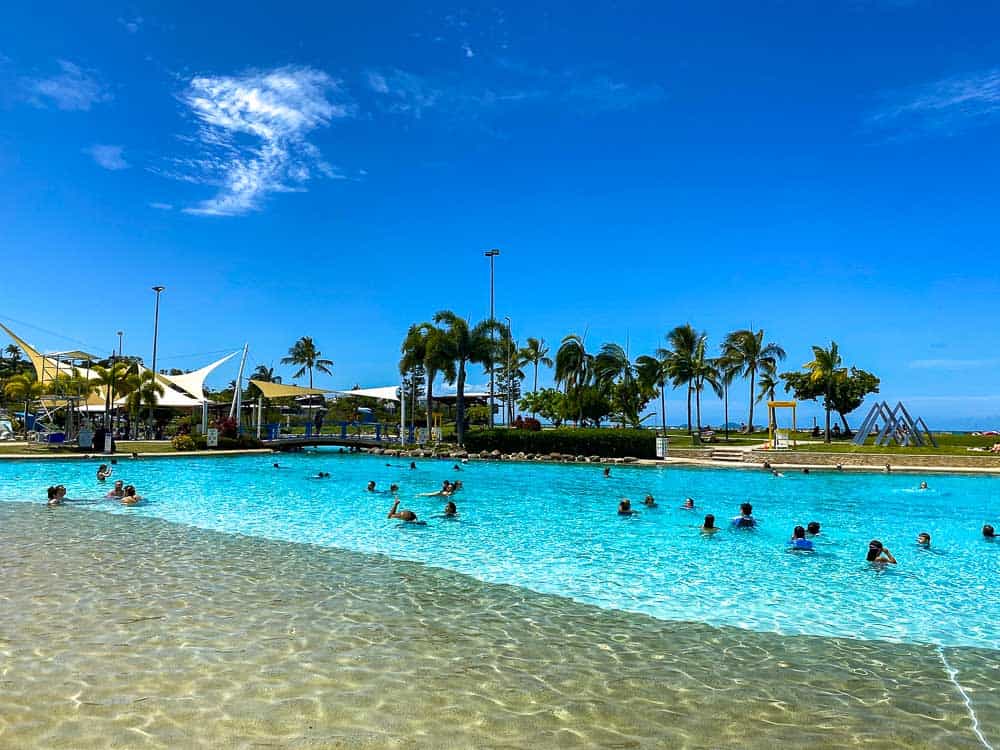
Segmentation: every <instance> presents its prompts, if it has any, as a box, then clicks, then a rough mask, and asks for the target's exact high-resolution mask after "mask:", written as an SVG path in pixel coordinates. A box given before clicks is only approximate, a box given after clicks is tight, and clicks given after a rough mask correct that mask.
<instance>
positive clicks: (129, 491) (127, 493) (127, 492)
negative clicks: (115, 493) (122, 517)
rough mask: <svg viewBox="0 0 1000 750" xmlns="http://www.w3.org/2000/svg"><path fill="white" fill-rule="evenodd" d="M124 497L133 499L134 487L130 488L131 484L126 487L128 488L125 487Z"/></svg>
mask: <svg viewBox="0 0 1000 750" xmlns="http://www.w3.org/2000/svg"><path fill="white" fill-rule="evenodd" d="M125 496H126V497H135V487H134V486H132V485H131V484H130V485H128V486H127V487H126V488H125Z"/></svg>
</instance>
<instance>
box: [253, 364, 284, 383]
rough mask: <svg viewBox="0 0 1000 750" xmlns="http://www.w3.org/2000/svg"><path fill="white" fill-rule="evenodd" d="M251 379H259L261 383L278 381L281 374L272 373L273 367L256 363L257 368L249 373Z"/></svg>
mask: <svg viewBox="0 0 1000 750" xmlns="http://www.w3.org/2000/svg"><path fill="white" fill-rule="evenodd" d="M250 379H251V380H259V381H261V382H262V383H280V382H281V376H280V375H275V374H274V367H268V366H267V365H257V369H255V370H254V371H253V373H251V375H250Z"/></svg>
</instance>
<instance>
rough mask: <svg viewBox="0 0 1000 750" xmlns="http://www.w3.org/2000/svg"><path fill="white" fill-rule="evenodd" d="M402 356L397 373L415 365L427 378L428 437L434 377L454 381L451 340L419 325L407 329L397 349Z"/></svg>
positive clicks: (428, 326) (431, 327) (431, 326)
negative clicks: (420, 366)
mask: <svg viewBox="0 0 1000 750" xmlns="http://www.w3.org/2000/svg"><path fill="white" fill-rule="evenodd" d="M400 352H401V354H402V355H403V356H402V358H401V359H400V360H399V372H400V373H401V374H403V373H406V372H409V371H410V370H412V369H413V368H414V367H415V366H417V365H423V368H424V373H425V374H426V377H427V386H426V388H427V397H426V398H427V434H428V435H430V434H431V426H432V424H433V421H432V420H433V412H434V380H435V379H436V378H437V376H438V374H441V375H443V376H444V379H445V380H446V381H447V382H449V383H453V382H455V377H456V373H455V356H454V354H453V352H452V349H451V341H450V340H449V339H448V336H447V335H446V333H445V331H443V330H441V329H440V328H438V327H437V326H436V325H434V324H433V323H419V324H415V325H412V326H410V330H408V331H407V332H406V338H405V339H403V344H402V346H401V347H400Z"/></svg>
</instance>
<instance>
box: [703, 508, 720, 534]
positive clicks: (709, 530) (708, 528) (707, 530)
mask: <svg viewBox="0 0 1000 750" xmlns="http://www.w3.org/2000/svg"><path fill="white" fill-rule="evenodd" d="M718 530H719V527H718V526H716V525H715V516H713V515H712V514H711V513H709V514H708V515H707V516H705V522H704V523H702V525H701V533H702V534H714V533H715V532H716V531H718Z"/></svg>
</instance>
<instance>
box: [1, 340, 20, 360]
mask: <svg viewBox="0 0 1000 750" xmlns="http://www.w3.org/2000/svg"><path fill="white" fill-rule="evenodd" d="M4 351H5V352H7V354H9V355H10V359H12V360H14V361H15V362H17V361H18V360H19V359H21V349H20V348H19V347H18V346H17V344H7V347H6V348H5V349H4Z"/></svg>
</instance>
